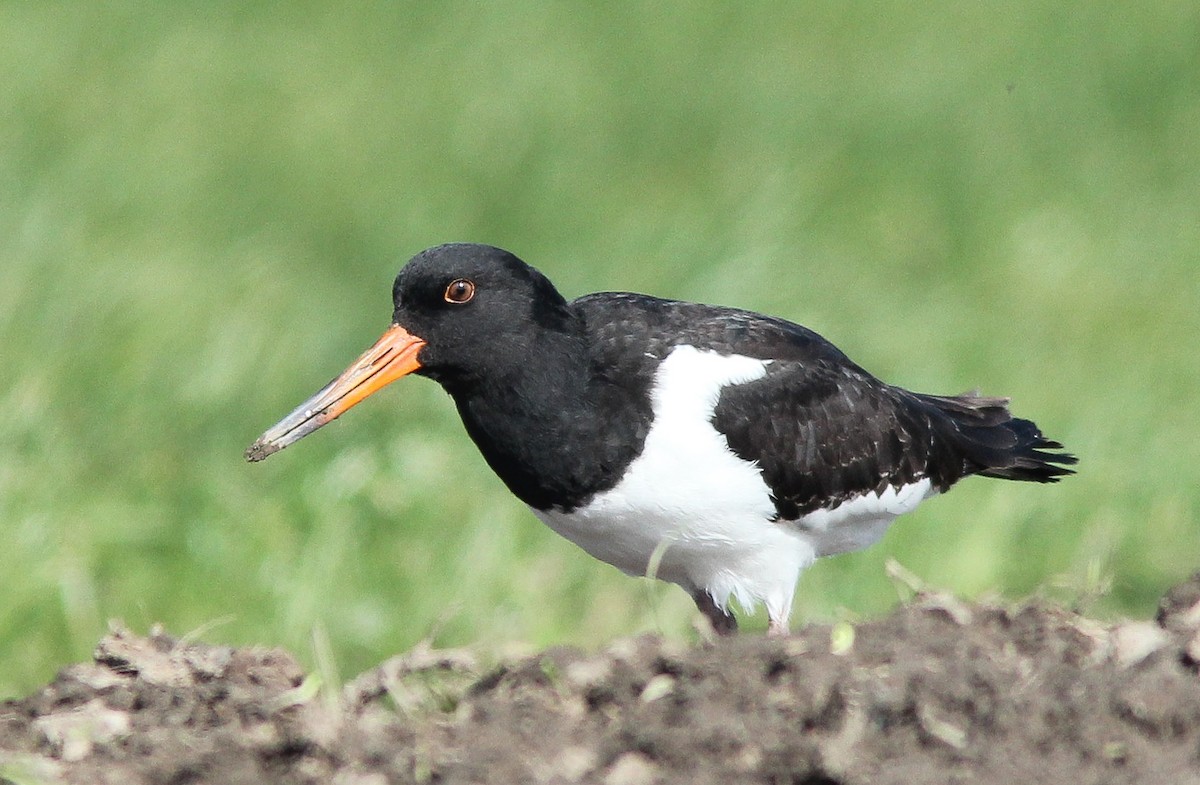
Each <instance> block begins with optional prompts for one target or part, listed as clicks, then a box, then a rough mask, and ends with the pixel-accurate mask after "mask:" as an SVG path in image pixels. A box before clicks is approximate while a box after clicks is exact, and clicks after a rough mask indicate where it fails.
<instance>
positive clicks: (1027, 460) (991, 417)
mask: <svg viewBox="0 0 1200 785" xmlns="http://www.w3.org/2000/svg"><path fill="white" fill-rule="evenodd" d="M920 397H921V398H922V399H923V400H924V401H925V403H927V404H930V405H932V406H934V407H935V408H936V409H938V410H939V411H940V412H941V413H942V414H944V415H946V418H947V420H948V421H949V422H948V423H946V424H947V425H949V426H951V427H952V428H953V429H954V431H955V432H956V433H955V436H956V437H957V438H955V439H954V440H953V441H954V442H955V444H956V446H957V448H958V449H959V450H960V451H961V452H962V454H963V461H964V464H965V466H964V468H965V469H966V470H967V473H968V474H980V475H983V476H984V477H999V478H1001V479H1005V480H1023V481H1026V482H1058V480H1059V478H1060V477H1063V476H1065V475H1068V474H1074V473H1075V472H1074V470H1072V469H1068V468H1067V467H1068V466H1073V465H1074V464H1075V463H1077V462H1078V459H1077V458H1076V457H1075V456H1074V455H1071V454H1070V453H1067V452H1057V451H1058V450H1062V449H1063V446H1062V444H1060V443H1059V442H1056V441H1054V440H1052V439H1047V438H1046V437H1045V436H1043V435H1042V432H1041V429H1039V428H1038V427H1037V425H1036V424H1034V423H1033V422H1032V421H1030V420H1022V419H1020V418H1018V417H1013V416H1012V413H1011V412H1010V411H1009V410H1008V402H1009V399H1008V398H990V397H986V396H981V395H979V394H978V393H964V394H963V395H955V396H941V395H921V396H920Z"/></svg>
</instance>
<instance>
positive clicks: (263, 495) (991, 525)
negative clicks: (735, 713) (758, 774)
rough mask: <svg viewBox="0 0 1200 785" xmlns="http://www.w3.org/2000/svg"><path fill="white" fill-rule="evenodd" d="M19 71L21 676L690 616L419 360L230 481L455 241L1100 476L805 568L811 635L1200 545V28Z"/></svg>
mask: <svg viewBox="0 0 1200 785" xmlns="http://www.w3.org/2000/svg"><path fill="white" fill-rule="evenodd" d="M0 72H2V73H3V75H4V76H3V78H2V79H0V104H2V105H3V107H4V108H3V111H2V112H0V358H2V360H3V361H2V363H0V368H2V369H3V377H2V378H0V404H2V406H3V411H4V416H3V418H2V419H0V538H2V542H3V547H2V548H0V695H10V694H14V693H17V692H19V691H22V690H27V689H30V688H32V687H33V686H35V685H36V684H38V683H39V682H41V681H43V680H45V679H47V678H49V677H50V676H51V675H52V674H53V672H54V671H55V670H56V669H57V668H58V667H60V666H61V665H63V664H66V663H68V662H71V661H75V660H78V659H80V658H84V657H86V656H88V654H89V652H90V650H91V648H92V646H93V645H94V643H95V641H96V640H97V639H98V637H99V636H100V635H101V634H102V633H103V631H104V629H105V624H106V620H107V619H110V618H114V617H118V618H123V619H124V620H126V621H127V622H128V623H129V624H131V625H133V626H134V627H135V628H139V629H144V628H145V627H146V626H147V625H149V624H150V623H152V622H155V621H161V622H164V623H165V624H166V625H167V626H168V628H169V629H170V630H172V631H174V632H176V633H188V632H193V631H198V632H199V634H203V635H204V636H205V637H206V638H207V639H209V640H214V641H222V642H229V643H236V644H245V643H260V644H269V645H284V646H287V647H289V648H291V649H292V650H293V651H296V652H297V653H298V654H299V655H300V656H301V657H302V658H303V659H305V660H306V661H308V662H309V663H311V662H312V661H313V660H312V658H313V651H314V646H313V642H312V641H313V634H314V630H324V631H325V632H326V633H327V634H328V637H329V640H330V641H331V643H332V649H333V653H334V657H335V659H336V663H337V668H338V669H339V670H340V673H341V675H342V676H343V677H349V676H351V675H353V674H354V673H357V672H358V671H360V670H361V669H363V668H366V667H368V666H370V665H371V664H373V663H375V662H377V661H379V660H381V659H383V658H384V657H386V656H388V655H390V654H392V653H395V652H398V651H401V650H403V649H404V648H406V647H408V646H410V645H411V644H413V643H414V642H415V641H417V640H419V639H421V638H424V637H427V636H433V639H434V642H435V643H437V644H439V645H460V644H476V645H478V646H480V647H481V648H483V649H485V650H498V649H502V648H505V647H508V646H512V645H516V644H529V645H535V646H538V645H546V644H549V643H575V644H581V645H585V646H586V645H597V644H599V643H600V642H602V641H605V640H608V639H610V638H612V637H615V636H618V635H623V634H627V633H633V632H637V631H643V630H655V631H658V632H660V633H662V634H664V635H667V636H672V637H679V638H687V637H689V636H691V635H693V634H694V633H693V632H692V627H691V625H692V622H693V619H694V617H695V613H694V611H693V609H692V606H691V602H690V600H689V599H688V598H687V597H686V596H684V594H683V593H682V592H680V591H679V590H677V589H674V588H672V587H667V586H661V585H655V584H651V583H649V582H647V581H644V580H643V581H639V580H633V579H629V578H626V577H624V576H621V575H619V574H618V573H617V572H616V571H615V570H613V569H612V568H610V567H608V566H606V565H603V564H600V563H599V562H595V561H593V560H592V559H590V558H589V557H587V556H586V555H584V554H583V553H582V552H580V551H578V550H577V549H575V548H574V546H572V545H570V544H569V543H567V542H566V541H563V540H560V539H558V538H557V537H556V536H555V535H554V534H552V533H551V532H550V531H549V530H546V529H544V528H543V527H542V525H541V524H539V523H538V522H537V521H536V520H535V519H534V518H533V517H532V516H531V515H530V514H529V513H528V511H526V510H525V509H524V508H523V507H522V505H521V504H519V503H518V502H517V501H516V500H514V499H512V498H511V497H509V496H508V494H507V492H506V491H505V490H504V488H503V487H502V486H501V484H500V482H499V481H498V480H496V479H495V478H494V477H493V476H492V475H491V474H490V473H489V471H488V470H487V468H486V466H485V465H484V463H483V461H482V460H481V459H480V458H479V457H478V455H477V454H476V452H475V450H474V447H473V445H472V444H471V443H470V442H469V440H468V439H467V437H466V436H465V434H464V433H463V432H462V427H461V425H460V424H459V422H458V419H457V416H456V414H455V412H454V410H453V407H452V404H451V402H450V400H449V399H448V398H446V397H445V395H444V394H443V393H442V392H441V390H440V389H439V388H438V387H437V386H436V385H435V384H433V383H431V382H428V381H425V380H421V379H409V380H405V381H403V382H401V383H399V384H397V385H396V386H394V387H393V388H391V389H389V390H388V391H387V392H385V393H384V394H382V395H380V396H378V397H376V398H373V399H372V400H371V401H370V402H369V403H368V404H366V405H363V406H360V407H359V408H357V409H356V410H355V411H354V412H353V413H352V414H351V415H350V416H348V417H346V418H345V419H343V420H341V421H339V423H338V424H336V425H335V426H333V427H330V428H326V429H325V430H323V431H322V432H320V433H319V434H317V435H315V436H313V437H310V438H309V439H306V440H305V441H304V442H303V443H302V444H300V445H298V446H296V447H294V448H292V449H290V450H288V451H287V452H285V453H283V454H281V455H279V456H277V457H275V458H272V459H271V460H270V461H268V462H266V463H265V464H262V465H254V466H251V465H248V464H246V463H245V462H243V460H242V450H243V449H244V448H245V447H246V445H248V444H249V443H250V442H251V441H252V440H253V439H254V438H255V437H256V436H257V435H258V434H259V433H260V432H261V431H262V430H263V429H264V428H266V427H267V426H268V425H270V424H272V423H273V422H275V421H276V420H277V419H278V418H279V417H280V416H282V415H283V414H285V413H287V412H288V411H289V410H290V409H291V408H292V407H293V406H294V405H295V404H297V403H299V402H300V401H301V400H302V399H303V398H305V397H307V396H308V394H309V393H311V392H313V391H314V390H315V389H317V388H318V387H319V386H320V385H322V384H324V383H325V382H326V381H327V380H328V379H329V378H330V377H332V376H333V375H334V374H335V373H336V372H338V371H340V370H341V369H342V367H343V366H344V365H345V364H346V363H347V362H348V361H349V360H350V359H352V358H353V357H354V356H355V355H356V354H357V353H358V352H359V351H360V350H362V349H364V348H365V347H366V346H367V345H369V344H370V343H371V342H372V341H373V340H374V339H375V338H376V337H377V335H378V333H379V332H380V331H381V330H382V329H383V327H385V326H386V324H387V321H388V318H389V316H390V300H389V297H390V286H391V280H392V277H393V275H394V274H395V271H396V270H397V269H398V268H399V267H400V265H401V264H402V263H403V262H404V261H405V260H406V259H407V258H408V257H409V256H410V255H412V254H413V253H415V252H417V251H419V250H421V249H422V248H424V247H426V246H429V245H433V244H436V243H440V242H444V241H449V240H470V241H479V242H488V243H493V244H497V245H501V246H504V247H506V248H509V249H511V250H513V251H515V252H516V253H518V255H520V256H522V257H523V258H525V259H526V260H527V261H529V262H530V263H532V264H534V265H536V266H538V267H540V268H541V269H542V270H543V271H545V272H546V273H547V274H548V275H549V276H550V277H551V278H552V279H553V280H554V281H556V283H557V284H558V285H559V287H560V288H561V289H562V291H563V292H564V293H565V294H567V295H568V296H575V295H578V294H582V293H584V292H588V291H594V290H600V289H629V290H635V291H644V292H649V293H653V294H657V295H661V296H668V297H679V298H685V299H694V300H701V301H707V302H717V303H724V304H731V305H737V306H741V307H746V308H752V309H756V310H761V311H767V312H770V313H773V314H778V315H780V316H784V317H788V318H791V319H793V320H796V321H799V322H801V323H803V324H806V325H808V326H810V327H812V328H814V329H816V330H818V331H819V332H821V333H823V334H825V335H826V336H827V337H829V338H830V339H831V340H833V341H834V342H836V343H837V344H838V345H839V346H840V347H841V348H843V349H844V350H845V351H846V352H847V353H849V354H850V355H851V356H852V357H854V358H855V359H856V360H857V361H858V362H859V363H861V364H862V365H864V366H865V367H867V368H868V369H870V370H871V371H873V372H874V373H876V374H877V375H879V376H881V377H883V378H884V379H886V380H888V381H891V382H895V383H898V384H902V385H905V386H908V387H911V388H914V389H918V390H922V391H927V392H943V393H952V392H960V391H962V390H965V389H970V388H974V387H979V388H981V389H982V390H983V391H984V392H985V393H989V394H1006V395H1011V396H1013V398H1014V401H1015V403H1014V407H1015V409H1016V411H1017V412H1018V413H1020V414H1022V415H1024V416H1027V417H1031V418H1034V419H1036V420H1037V421H1038V422H1039V423H1040V424H1041V425H1042V426H1043V428H1044V430H1046V432H1047V433H1049V434H1050V435H1052V436H1054V437H1056V438H1059V439H1061V440H1062V441H1064V442H1065V443H1066V444H1067V445H1068V447H1069V448H1071V449H1072V450H1073V451H1075V452H1076V453H1077V454H1078V455H1079V456H1080V457H1081V459H1082V464H1081V466H1080V469H1081V473H1080V474H1079V476H1078V477H1074V478H1071V479H1070V480H1069V481H1067V482H1064V483H1062V484H1061V485H1058V486H1054V487H1039V486H1034V485H1025V484H1013V483H1001V482H993V481H983V480H968V481H966V482H964V483H963V484H962V486H961V487H959V488H958V489H956V490H955V492H954V493H952V494H950V495H949V496H947V497H945V498H942V499H939V500H936V501H934V502H932V503H930V504H928V505H925V506H924V507H923V508H922V509H921V511H920V512H918V513H916V514H914V515H911V516H908V517H907V518H905V519H902V520H901V522H900V523H899V524H898V525H897V526H895V527H893V529H892V531H891V532H890V533H889V535H888V537H887V538H886V540H885V541H884V542H883V543H881V544H880V545H878V546H876V547H874V548H872V549H870V550H868V551H866V552H863V553H858V554H853V555H848V556H843V557H838V558H834V559H829V560H826V561H824V562H822V563H820V564H819V565H818V566H816V567H815V568H814V569H812V570H811V571H810V572H809V573H808V574H806V576H805V577H804V578H803V580H802V581H801V583H800V586H799V590H798V594H797V602H796V612H795V614H794V623H795V624H801V623H803V622H804V621H805V620H824V619H831V618H839V617H846V618H857V617H862V616H868V615H872V614H878V613H881V612H884V611H885V610H886V609H887V608H888V607H889V606H890V605H891V604H893V603H894V602H895V601H896V598H897V591H896V588H895V587H894V586H893V585H892V584H891V583H890V582H889V580H888V579H887V578H886V576H885V574H884V569H883V565H884V561H885V559H886V558H887V557H888V556H889V555H890V556H894V557H895V558H897V559H898V560H899V561H900V562H901V563H903V564H904V565H905V566H907V567H908V568H910V569H911V570H913V571H915V572H916V573H917V574H919V575H921V576H922V577H923V578H924V579H926V580H928V581H929V582H931V583H932V584H934V585H939V586H945V587H949V588H951V589H952V590H954V591H956V592H959V593H961V594H964V595H966V596H981V595H986V594H989V593H990V594H996V595H999V596H1001V597H1004V598H1008V599H1015V598H1020V597H1023V596H1026V595H1028V594H1030V593H1046V594H1050V595H1052V596H1055V597H1057V598H1060V599H1065V600H1067V601H1069V602H1072V603H1080V604H1086V605H1087V606H1088V609H1089V610H1090V611H1091V612H1094V613H1098V614H1100V615H1102V616H1110V617H1111V616H1116V615H1121V614H1129V615H1134V616H1141V617H1144V616H1147V615H1149V614H1150V613H1151V612H1152V611H1153V608H1154V603H1155V601H1156V598H1157V597H1158V596H1159V595H1160V593H1161V592H1162V591H1163V590H1164V589H1165V588H1166V587H1168V586H1169V585H1171V584H1172V583H1173V582H1177V581H1179V580H1181V579H1183V578H1184V577H1186V576H1187V575H1188V574H1190V573H1191V572H1192V571H1194V570H1196V569H1197V568H1198V567H1200V522H1198V521H1197V520H1196V512H1197V503H1198V501H1200V448H1198V446H1197V444H1198V441H1200V424H1198V421H1200V416H1198V415H1197V411H1196V410H1197V405H1198V401H1200V363H1198V361H1197V355H1198V349H1197V343H1198V340H1200V268H1198V265H1197V261H1198V258H1197V257H1198V251H1197V249H1198V248H1200V209H1198V205H1200V6H1197V5H1196V4H1193V3H1180V2H1177V1H1175V0H1172V1H1170V2H1146V3H1140V4H1136V5H1132V4H1130V5H1120V4H1111V3H1100V4H1083V3H1078V4H1070V3H1067V4H1064V3H1061V2H1050V1H1047V2H999V3H987V4H978V3H933V4H924V5H920V4H918V5H913V4H911V3H900V2H884V3H872V4H854V5H850V4H844V3H835V2H817V3H785V2H778V3H756V4H745V5H741V4H738V5H736V6H735V4H724V3H711V4H708V3H699V4H696V3H679V2H655V3H641V4H625V3H615V4H567V3H511V4H477V3H437V4H434V3H410V2H390V3H361V4H346V5H340V6H334V4H322V3H243V2H208V3H197V4H185V3H164V2H140V3H139V2H114V3H104V4H81V3H65V2H64V3H53V2H32V3H20V2H3V3H0ZM755 625H757V627H758V628H761V627H762V626H763V625H764V622H763V620H762V617H761V615H760V616H759V617H757V619H756V620H752V621H751V623H750V627H751V628H754V627H755Z"/></svg>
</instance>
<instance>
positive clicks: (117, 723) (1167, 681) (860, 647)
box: [0, 575, 1200, 785]
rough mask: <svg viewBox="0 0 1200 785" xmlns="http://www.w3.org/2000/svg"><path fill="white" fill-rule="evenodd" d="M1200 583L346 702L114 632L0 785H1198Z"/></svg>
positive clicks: (505, 668)
mask: <svg viewBox="0 0 1200 785" xmlns="http://www.w3.org/2000/svg"><path fill="white" fill-rule="evenodd" d="M1198 661H1200V575H1198V576H1197V577H1195V578H1193V579H1192V580H1191V581H1190V582H1188V583H1187V584H1184V585H1182V586H1180V587H1178V588H1176V589H1174V590H1172V592H1170V593H1169V594H1168V595H1167V597H1165V598H1164V600H1163V603H1162V607H1161V610H1160V613H1159V615H1158V619H1157V620H1156V622H1130V623H1125V624H1121V625H1117V626H1102V625H1100V624H1097V623H1095V622H1091V621H1088V620H1086V619H1083V618H1081V617H1079V616H1076V615H1073V614H1070V613H1067V612H1065V611H1063V610H1060V609H1055V608H1052V607H1045V606H1042V605H1036V604H1035V605H1028V606H1024V607H1021V608H1016V609H1011V608H1001V607H994V606H988V605H975V604H966V603H962V602H960V601H958V600H955V599H953V598H951V597H946V596H943V595H922V596H918V597H917V598H916V599H915V600H914V601H913V602H912V603H910V604H908V605H906V606H904V607H902V608H899V609H897V610H896V611H895V612H894V613H892V614H891V615H889V616H887V617H886V618H883V619H879V620H876V621H870V622H866V623H863V624H859V625H856V626H850V625H834V626H832V627H831V626H823V625H813V626H810V627H808V628H806V629H804V630H802V631H801V632H799V633H798V634H796V635H795V636H793V637H791V638H789V639H785V640H780V639H769V638H762V637H752V636H743V637H740V638H735V639H732V640H719V641H715V642H713V643H711V644H706V645H702V646H695V647H686V646H681V645H676V644H668V643H664V642H662V641H660V640H658V639H656V638H653V637H642V638H636V639H630V640H621V641H618V642H616V643H614V644H612V645H610V646H609V647H608V648H607V649H605V650H604V651H602V652H599V653H585V652H581V651H577V650H573V649H565V648H563V649H551V650H549V651H546V652H544V653H542V654H540V655H536V656H532V657H528V658H524V659H520V660H516V661H513V662H508V663H504V664H501V665H498V666H492V667H490V668H488V669H484V670H480V669H479V668H478V667H477V666H476V664H475V662H474V659H473V658H472V657H471V656H470V655H468V654H465V653H462V652H438V651H433V650H429V649H427V648H418V649H416V650H414V651H412V652H409V653H408V654H406V655H402V656H400V657H397V658H394V659H393V660H390V661H388V662H387V663H384V665H382V666H380V667H379V668H377V669H375V670H373V671H371V672H368V673H366V674H364V675H362V676H360V677H359V678H358V679H356V680H354V681H353V682H351V683H350V684H349V685H347V686H346V687H345V689H344V690H343V691H342V694H341V695H334V694H332V693H331V692H330V691H329V690H322V689H320V688H319V687H318V686H316V684H315V682H314V680H312V679H309V680H306V679H305V677H304V674H303V672H302V671H301V669H300V667H299V666H298V665H297V664H296V662H295V660H294V659H292V657H291V656H290V655H288V654H287V653H285V652H282V651H278V650H265V649H231V648H227V647H219V646H209V645H207V644H203V643H196V642H189V641H180V640H176V639H173V638H170V637H168V636H166V635H165V634H162V633H161V632H156V633H153V634H152V635H151V636H150V637H148V638H142V637H137V636H133V635H131V634H130V633H128V632H124V631H116V632H114V633H113V634H112V635H110V636H108V637H107V638H105V639H104V640H103V641H101V643H100V644H99V646H98V647H97V650H96V657H95V662H94V663H88V664H80V665H72V666H70V667H68V668H66V669H64V670H63V671H62V672H61V673H60V674H59V676H58V677H57V678H56V679H55V680H54V682H53V683H51V684H50V685H48V686H47V687H45V688H43V689H42V690H41V691H39V692H38V693H37V694H35V695H32V696H30V697H28V698H24V699H22V700H16V701H9V702H7V703H4V704H3V705H0V778H7V779H8V780H10V781H12V782H14V783H18V784H19V785H27V784H28V783H41V782H69V783H89V785H90V784H92V783H120V784H121V785H141V784H142V783H156V784H157V783H223V784H225V785H237V784H238V783H254V785H261V783H264V782H270V783H338V784H340V785H384V783H391V782H422V783H428V782H436V783H466V782H489V783H517V782H544V783H559V782H561V783H569V782H600V783H614V784H615V783H629V784H630V785H637V784H638V783H647V784H649V783H675V782H679V783H684V782H686V783H721V784H722V785H726V784H727V783H731V782H764V783H806V784H807V785H833V784H834V783H847V784H848V783H916V782H938V783H947V782H971V783H1005V784H1006V785H1007V783H1013V782H1039V783H1070V785H1079V783H1121V782H1154V783H1167V784H1170V783H1200V675H1198V668H1197V663H1198Z"/></svg>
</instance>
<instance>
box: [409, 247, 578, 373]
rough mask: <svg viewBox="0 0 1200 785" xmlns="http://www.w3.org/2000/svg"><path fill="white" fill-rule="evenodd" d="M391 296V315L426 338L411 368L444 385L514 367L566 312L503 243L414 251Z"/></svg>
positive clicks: (539, 346) (566, 319)
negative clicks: (495, 245) (416, 368)
mask: <svg viewBox="0 0 1200 785" xmlns="http://www.w3.org/2000/svg"><path fill="white" fill-rule="evenodd" d="M392 302H393V306H394V311H393V313H392V322H393V323H395V324H398V325H400V326H401V327H403V328H404V329H405V330H407V331H408V332H409V333H411V334H413V335H414V336H419V337H420V338H421V339H423V340H424V341H425V343H426V346H425V347H424V348H423V349H422V350H421V352H420V354H419V355H418V359H419V360H420V363H421V368H420V369H419V370H418V371H417V373H420V374H423V375H425V376H429V377H431V378H434V379H437V380H438V381H439V382H441V383H442V384H443V385H445V386H446V387H447V389H448V390H450V391H451V392H454V391H455V388H456V387H458V386H461V385H463V384H469V383H471V382H472V381H473V380H475V379H477V378H478V377H479V376H480V375H481V374H487V375H488V376H490V377H493V378H494V377H495V376H496V375H498V374H499V375H503V374H504V372H505V370H506V369H510V368H511V369H513V370H516V369H519V368H521V367H522V366H523V365H524V362H525V360H526V358H528V357H530V356H531V353H535V352H541V351H544V350H545V348H546V347H545V346H544V345H543V344H544V341H545V339H546V338H547V336H548V334H551V333H561V332H563V331H566V330H569V326H570V324H571V320H572V316H571V311H570V309H569V308H568V307H567V302H566V300H564V299H563V297H562V295H561V294H559V293H558V290H557V289H555V288H554V284H552V283H550V281H549V279H547V278H546V276H544V275H542V274H541V273H540V272H538V271H537V270H535V269H534V268H532V267H530V266H529V265H527V264H525V262H523V261H521V260H520V259H518V258H517V257H516V256H514V255H513V254H511V253H509V252H508V251H505V250H502V249H500V248H494V247H492V246H490V245H477V244H473V243H451V244H447V245H439V246H437V247H435V248H430V249H429V250H427V251H422V252H421V253H419V254H417V255H416V256H414V257H413V258H412V259H411V260H410V261H409V262H408V264H406V265H404V269H402V270H401V271H400V274H399V275H397V276H396V282H395V285H394V286H393V287H392Z"/></svg>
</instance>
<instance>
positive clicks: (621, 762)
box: [604, 752, 658, 785]
mask: <svg viewBox="0 0 1200 785" xmlns="http://www.w3.org/2000/svg"><path fill="white" fill-rule="evenodd" d="M657 778H658V766H656V765H655V764H654V762H653V761H651V760H650V759H649V758H647V757H646V756H645V755H641V754H639V753H636V752H627V753H625V754H624V755H622V756H621V757H619V758H617V760H616V762H615V763H613V765H612V768H610V769H609V770H608V774H607V776H605V778H604V785H653V783H654V781H655V780H656V779H657Z"/></svg>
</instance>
